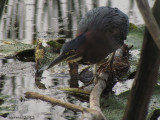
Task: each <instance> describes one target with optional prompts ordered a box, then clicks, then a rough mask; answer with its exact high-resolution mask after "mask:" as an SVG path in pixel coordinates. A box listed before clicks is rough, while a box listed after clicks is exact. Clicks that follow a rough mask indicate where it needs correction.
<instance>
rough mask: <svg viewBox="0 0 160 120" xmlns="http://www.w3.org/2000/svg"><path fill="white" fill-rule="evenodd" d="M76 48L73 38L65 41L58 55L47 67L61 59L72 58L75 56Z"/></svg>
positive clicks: (67, 59)
mask: <svg viewBox="0 0 160 120" xmlns="http://www.w3.org/2000/svg"><path fill="white" fill-rule="evenodd" d="M76 49H77V45H76V43H75V41H74V40H72V41H69V42H67V43H65V44H64V45H63V47H62V48H61V52H60V55H59V56H58V57H57V58H56V59H55V60H54V61H53V62H52V63H51V64H50V65H49V67H48V68H47V69H49V68H51V67H53V66H54V65H56V64H58V63H60V62H62V61H70V60H72V58H74V57H75V56H76Z"/></svg>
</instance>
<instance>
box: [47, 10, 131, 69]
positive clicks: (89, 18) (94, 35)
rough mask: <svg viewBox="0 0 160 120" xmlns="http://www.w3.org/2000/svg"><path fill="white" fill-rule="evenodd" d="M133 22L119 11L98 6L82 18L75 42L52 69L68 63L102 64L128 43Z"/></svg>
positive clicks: (55, 62)
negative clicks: (65, 62)
mask: <svg viewBox="0 0 160 120" xmlns="http://www.w3.org/2000/svg"><path fill="white" fill-rule="evenodd" d="M128 29H129V20H128V17H127V15H126V14H124V13H123V12H121V11H120V10H119V9H117V8H110V7H98V8H94V9H92V10H90V11H89V12H87V13H86V15H85V16H84V17H83V18H82V19H81V21H80V23H79V27H78V30H77V36H76V38H75V39H73V40H71V41H69V42H66V43H65V44H64V45H63V47H62V48H61V52H60V55H59V57H57V58H56V59H55V60H54V61H53V62H52V63H51V64H50V65H49V67H48V68H51V67H52V66H54V65H56V64H58V63H60V62H62V61H64V60H66V61H68V62H77V63H79V64H84V65H89V64H96V63H99V62H100V61H102V60H103V59H104V58H105V57H107V56H108V55H109V54H110V53H112V52H114V51H115V50H117V49H118V48H120V47H121V46H122V45H123V44H124V40H125V39H126V36H127V34H128Z"/></svg>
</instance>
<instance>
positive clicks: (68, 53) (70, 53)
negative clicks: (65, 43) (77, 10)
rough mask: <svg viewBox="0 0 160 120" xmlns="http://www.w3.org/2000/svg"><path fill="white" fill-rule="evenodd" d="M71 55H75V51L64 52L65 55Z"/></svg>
mask: <svg viewBox="0 0 160 120" xmlns="http://www.w3.org/2000/svg"><path fill="white" fill-rule="evenodd" d="M73 53H75V50H74V49H72V50H70V51H68V52H66V53H65V55H72V54H73Z"/></svg>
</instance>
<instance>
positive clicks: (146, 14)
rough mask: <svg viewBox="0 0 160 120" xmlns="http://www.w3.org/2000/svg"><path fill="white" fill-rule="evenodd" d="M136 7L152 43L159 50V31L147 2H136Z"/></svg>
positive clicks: (142, 0) (138, 0)
mask: <svg viewBox="0 0 160 120" xmlns="http://www.w3.org/2000/svg"><path fill="white" fill-rule="evenodd" d="M157 1H158V0H157ZM137 5H138V8H139V10H140V12H141V14H142V16H143V19H144V21H145V23H146V26H147V28H148V31H149V32H150V34H151V36H152V38H153V40H154V42H155V43H156V45H157V47H158V48H159V50H160V29H159V26H158V24H157V22H156V20H155V17H154V16H153V14H152V11H151V9H150V7H149V4H148V1H147V0H137ZM158 5H159V4H158Z"/></svg>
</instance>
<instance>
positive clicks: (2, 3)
mask: <svg viewBox="0 0 160 120" xmlns="http://www.w3.org/2000/svg"><path fill="white" fill-rule="evenodd" d="M7 2H8V0H0V22H1V18H2V13H3V9H4V6H5V4H6V3H7Z"/></svg>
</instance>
